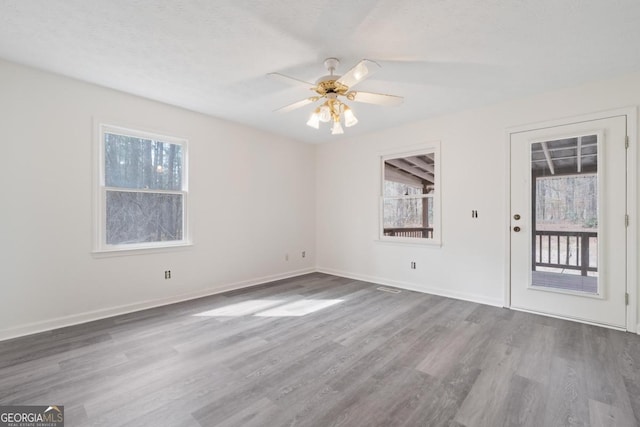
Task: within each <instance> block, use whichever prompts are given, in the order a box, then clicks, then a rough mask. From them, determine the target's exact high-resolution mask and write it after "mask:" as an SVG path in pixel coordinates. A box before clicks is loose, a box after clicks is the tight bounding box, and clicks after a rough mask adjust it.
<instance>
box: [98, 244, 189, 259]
mask: <svg viewBox="0 0 640 427" xmlns="http://www.w3.org/2000/svg"><path fill="white" fill-rule="evenodd" d="M191 247H193V243H180V244H175V245H165V246H157V247H137V248H122V247H120V248H114V249H96V250H93V251H92V252H91V256H93V257H94V258H111V257H119V256H131V255H147V254H155V253H163V252H172V251H184V250H188V249H190V248H191Z"/></svg>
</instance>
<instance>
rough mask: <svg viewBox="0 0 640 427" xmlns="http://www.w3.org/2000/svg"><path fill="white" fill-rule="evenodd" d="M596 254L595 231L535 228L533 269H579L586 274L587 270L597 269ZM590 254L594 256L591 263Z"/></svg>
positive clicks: (596, 240) (596, 239)
mask: <svg viewBox="0 0 640 427" xmlns="http://www.w3.org/2000/svg"><path fill="white" fill-rule="evenodd" d="M597 254H598V233H597V232H592V231H549V230H536V236H535V241H534V242H533V258H534V259H533V263H534V270H535V267H555V268H565V269H569V270H580V274H581V275H583V276H586V275H587V273H588V272H589V271H598V261H597ZM591 256H594V258H595V260H594V261H595V262H593V263H592V262H591ZM592 264H593V265H592Z"/></svg>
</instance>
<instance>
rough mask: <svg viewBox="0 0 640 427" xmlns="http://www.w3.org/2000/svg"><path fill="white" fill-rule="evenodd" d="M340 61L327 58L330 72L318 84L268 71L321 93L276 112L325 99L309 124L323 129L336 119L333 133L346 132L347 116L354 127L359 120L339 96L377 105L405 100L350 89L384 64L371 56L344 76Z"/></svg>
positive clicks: (282, 79) (272, 76)
mask: <svg viewBox="0 0 640 427" xmlns="http://www.w3.org/2000/svg"><path fill="white" fill-rule="evenodd" d="M339 64H340V61H339V60H338V59H337V58H327V59H325V61H324V66H325V67H326V69H327V71H329V74H328V75H326V76H323V77H320V78H319V79H318V80H316V82H315V84H311V83H308V82H305V81H303V80H300V79H296V78H294V77H289V76H285V75H284V74H280V73H271V74H268V76H269V77H271V78H274V79H277V80H280V81H283V82H286V83H288V84H292V85H295V86H306V87H307V89H310V90H313V91H314V92H316V93H317V96H311V97H309V98H306V99H303V100H301V101H297V102H294V103H293V104H289V105H286V106H284V107H282V108H279V109H278V110H276V112H281V113H286V112H289V111H292V110H295V109H297V108H300V107H303V106H305V105H308V104H311V103H314V102H317V101H321V100H324V102H323V103H322V104H321V105H320V106H318V107H316V108H315V109H314V111H313V112H312V113H311V116H310V117H309V120H308V121H307V125H308V126H310V127H312V128H314V129H320V123H328V122H330V121H332V122H333V125H332V127H331V134H332V135H340V134H343V133H344V129H343V128H342V124H341V123H340V122H341V120H342V118H343V117H344V126H345V127H351V126H354V125H355V124H357V123H358V119H357V118H356V116H355V114H354V113H353V110H352V109H351V108H350V107H349V106H348V105H346V104H345V103H344V102H342V101H341V100H340V99H339V97H344V98H346V99H348V100H349V101H354V102H364V103H368V104H376V105H398V104H401V103H402V101H403V98H402V97H400V96H394V95H384V94H380V93H370V92H356V91H353V90H350V89H351V88H352V87H353V86H355V85H356V84H358V83H360V82H361V81H363V80H364V79H366V78H367V77H369V76H370V75H371V74H373V72H375V70H377V69H379V68H380V65H378V63H376V62H374V61H370V60H368V59H363V60H362V61H360V62H359V63H357V64H356V65H355V66H354V67H353V68H351V69H350V70H349V71H347V72H346V73H345V74H344V75H342V76H337V75H335V74H334V72H335V70H336V68H337V67H338V65H339Z"/></svg>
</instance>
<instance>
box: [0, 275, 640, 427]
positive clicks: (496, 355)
mask: <svg viewBox="0 0 640 427" xmlns="http://www.w3.org/2000/svg"><path fill="white" fill-rule="evenodd" d="M376 287H377V286H375V285H372V284H370V283H365V282H360V281H355V280H349V279H344V278H338V277H334V276H329V275H324V274H319V273H318V274H310V275H306V276H302V277H298V278H293V279H287V280H282V281H279V282H275V283H273V284H270V285H263V286H259V287H254V288H251V289H246V290H240V291H234V292H230V293H226V294H223V295H217V296H212V297H207V298H203V299H199V300H195V301H190V302H186V303H181V304H175V305H172V306H167V307H162V308H158V309H152V310H146V311H143V312H139V313H134V314H130V315H125V316H119V317H116V318H112V319H106V320H101V321H97V322H92V323H89V324H85V325H80V326H75V327H70V328H65V329H60V330H56V331H52V332H47V333H43V334H38V335H33V336H30V337H25V338H19V339H15V340H11V341H5V342H0V405H7V404H44V405H48V404H63V405H65V418H66V425H67V426H121V425H123V426H124V425H126V426H171V427H173V426H242V427H249V426H260V427H269V426H449V427H454V426H455V427H462V426H467V427H471V426H490V427H494V426H565V425H566V426H593V427H595V426H636V425H640V336H637V335H633V334H629V333H623V332H616V331H611V330H607V329H603V328H598V327H594V326H588V325H582V324H578V323H573V322H567V321H562V320H557V319H551V318H546V317H541V316H536V315H532V314H527V313H521V312H516V311H511V310H507V309H500V308H495V307H489V306H484V305H479V304H474V303H470V302H464V301H457V300H453V299H448V298H443V297H439V296H433V295H427V294H420V293H416V292H410V291H402V292H401V293H399V294H391V293H387V292H382V291H379V290H376ZM313 310H316V311H313ZM305 313H306V314H305Z"/></svg>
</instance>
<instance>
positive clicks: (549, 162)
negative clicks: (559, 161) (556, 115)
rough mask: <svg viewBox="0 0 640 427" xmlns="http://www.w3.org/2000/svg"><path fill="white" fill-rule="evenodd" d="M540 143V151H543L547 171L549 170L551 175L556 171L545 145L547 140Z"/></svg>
mask: <svg viewBox="0 0 640 427" xmlns="http://www.w3.org/2000/svg"><path fill="white" fill-rule="evenodd" d="M540 145H541V146H542V151H543V152H544V157H545V159H547V165H548V166H549V171H550V172H551V175H555V173H556V171H555V168H554V167H553V160H552V159H551V153H550V152H549V147H548V146H547V142H546V141H544V142H541V143H540Z"/></svg>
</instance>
